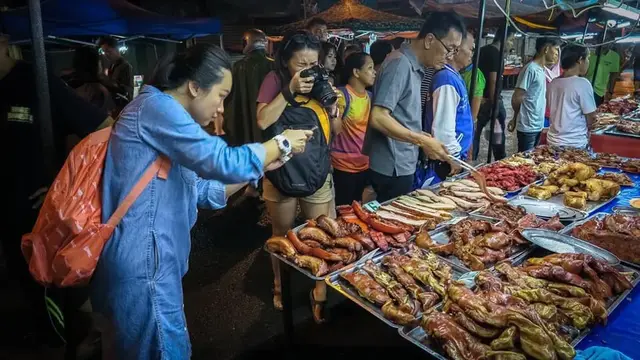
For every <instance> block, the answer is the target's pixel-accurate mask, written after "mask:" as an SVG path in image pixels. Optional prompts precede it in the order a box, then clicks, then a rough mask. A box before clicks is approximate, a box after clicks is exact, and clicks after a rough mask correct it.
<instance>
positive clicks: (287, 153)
mask: <svg viewBox="0 0 640 360" xmlns="http://www.w3.org/2000/svg"><path fill="white" fill-rule="evenodd" d="M273 139H274V140H275V141H276V143H278V149H280V161H282V162H287V161H289V159H291V152H292V150H291V143H290V142H289V140H287V138H286V137H284V136H283V135H276V136H275V137H274V138H273Z"/></svg>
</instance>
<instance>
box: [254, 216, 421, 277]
mask: <svg viewBox="0 0 640 360" xmlns="http://www.w3.org/2000/svg"><path fill="white" fill-rule="evenodd" d="M305 226H307V225H306V224H302V225H300V226H297V227H295V228H293V229H292V230H293V232H295V233H296V234H297V233H298V232H299V231H300V230H302V229H303V228H304V227H305ZM410 239H411V238H410ZM407 241H409V240H407ZM264 251H266V252H268V253H269V254H271V256H274V257H276V258H277V259H278V260H280V261H282V262H283V263H285V264H287V265H289V266H291V267H292V268H293V269H295V270H296V271H298V272H299V273H301V274H302V275H304V276H306V277H308V278H309V279H311V280H314V281H324V279H326V278H327V277H329V276H331V275H332V274H335V273H338V272H340V271H342V270H343V269H345V268H348V267H349V266H351V264H348V265H345V266H344V267H342V268H341V269H338V270H335V271H333V272H330V273H328V274H325V275H322V276H315V275H313V274H312V273H311V272H310V271H309V270H307V269H305V268H302V267H300V266H298V265H296V264H295V263H294V262H293V261H292V260H290V259H287V258H286V257H284V256H282V255H281V254H277V253H273V252H271V251H269V250H267V248H266V247H265V248H264ZM372 251H377V253H379V252H380V250H379V249H376V250H372ZM371 256H375V254H371V252H369V253H368V254H366V255H364V256H363V257H362V258H361V259H360V260H362V259H363V258H370V257H371Z"/></svg>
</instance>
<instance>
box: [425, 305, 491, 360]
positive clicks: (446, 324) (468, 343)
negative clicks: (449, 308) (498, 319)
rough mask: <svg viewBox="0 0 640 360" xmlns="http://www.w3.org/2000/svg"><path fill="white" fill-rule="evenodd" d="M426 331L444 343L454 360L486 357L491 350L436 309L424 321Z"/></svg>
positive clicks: (443, 345) (448, 353) (446, 350)
mask: <svg viewBox="0 0 640 360" xmlns="http://www.w3.org/2000/svg"><path fill="white" fill-rule="evenodd" d="M422 327H423V328H424V330H425V332H426V333H427V334H429V336H432V337H434V338H436V339H438V340H439V341H440V342H441V343H442V347H443V348H444V350H445V352H446V353H447V355H448V356H449V357H450V358H451V359H454V360H472V359H484V358H485V357H486V353H487V352H488V351H490V350H491V348H490V347H489V346H488V345H485V344H483V343H481V342H480V341H479V340H478V339H477V338H475V337H474V336H473V335H471V334H469V333H468V332H467V331H466V330H465V329H464V328H462V326H460V325H458V323H456V322H455V320H454V319H453V318H452V317H451V316H449V315H447V314H444V313H441V312H438V311H434V312H432V313H430V314H428V315H425V317H424V319H423V321H422Z"/></svg>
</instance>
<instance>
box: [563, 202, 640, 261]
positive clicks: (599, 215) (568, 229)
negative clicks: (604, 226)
mask: <svg viewBox="0 0 640 360" xmlns="http://www.w3.org/2000/svg"><path fill="white" fill-rule="evenodd" d="M616 213H618V214H622V215H631V216H640V212H635V213H626V212H616ZM607 215H612V214H609V213H603V212H600V213H595V214H593V215H591V216H589V217H588V218H586V219H584V220H581V221H576V222H574V223H572V224H570V225H568V226H566V227H565V228H564V229H562V230H560V233H561V234H566V235H570V234H571V230H573V229H574V228H575V227H577V226H579V225H582V224H584V223H586V222H587V221H589V220H592V219H598V220H602V219H604V218H605V216H607ZM581 241H584V242H587V241H586V240H581ZM639 244H640V243H639ZM593 246H595V245H593ZM620 262H622V263H623V264H625V265H627V266H631V267H634V268H640V264H636V263H633V262H629V261H625V260H620Z"/></svg>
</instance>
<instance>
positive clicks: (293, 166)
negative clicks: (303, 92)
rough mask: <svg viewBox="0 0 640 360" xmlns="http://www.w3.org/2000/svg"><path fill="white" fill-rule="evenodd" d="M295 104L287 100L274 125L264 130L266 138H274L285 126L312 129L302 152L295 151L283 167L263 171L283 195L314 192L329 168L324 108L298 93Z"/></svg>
mask: <svg viewBox="0 0 640 360" xmlns="http://www.w3.org/2000/svg"><path fill="white" fill-rule="evenodd" d="M296 101H298V102H299V104H298V105H296V106H294V105H290V104H288V105H287V107H286V108H285V110H284V111H283V112H282V115H280V118H278V121H276V122H275V123H274V124H273V125H271V126H269V127H268V128H267V129H265V130H264V135H265V139H270V138H273V137H274V136H276V135H278V134H281V133H282V132H283V131H285V130H287V129H295V130H312V129H314V128H315V130H314V132H313V137H312V138H311V139H310V140H309V142H308V143H307V145H306V147H305V150H304V153H302V154H296V155H295V156H293V157H292V158H291V160H289V161H288V162H287V163H286V164H284V165H283V166H282V167H280V168H278V169H277V170H273V171H269V172H267V173H266V174H265V176H266V177H267V179H269V181H271V183H272V184H273V186H274V187H275V188H276V189H278V191H280V193H282V194H283V195H285V196H288V197H296V198H300V197H305V196H309V195H313V194H314V193H315V192H316V191H318V189H320V188H321V187H322V185H324V183H325V181H326V180H327V176H328V175H329V171H330V170H331V160H330V154H329V145H328V141H327V139H326V137H325V135H324V131H323V130H322V125H321V123H320V119H321V118H322V117H324V120H326V123H329V119H328V114H327V112H326V110H325V109H324V108H323V107H322V106H321V105H320V103H318V102H317V101H316V100H313V99H308V98H306V97H302V96H297V97H296Z"/></svg>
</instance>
